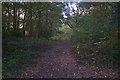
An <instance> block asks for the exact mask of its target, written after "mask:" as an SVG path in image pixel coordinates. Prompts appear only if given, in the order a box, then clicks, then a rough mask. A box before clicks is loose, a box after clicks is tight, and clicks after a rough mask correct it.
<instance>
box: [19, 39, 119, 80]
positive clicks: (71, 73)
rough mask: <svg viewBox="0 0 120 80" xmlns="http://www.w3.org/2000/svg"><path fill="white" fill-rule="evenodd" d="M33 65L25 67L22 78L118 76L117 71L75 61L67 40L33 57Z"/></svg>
mask: <svg viewBox="0 0 120 80" xmlns="http://www.w3.org/2000/svg"><path fill="white" fill-rule="evenodd" d="M35 63H36V64H33V66H31V67H28V68H27V69H25V70H24V71H23V73H22V75H21V77H23V78H89V77H91V78H92V77H93V78H118V72H117V71H115V70H112V69H108V68H98V67H95V66H91V65H83V64H80V63H78V62H77V59H76V58H75V57H74V55H73V54H72V51H71V44H70V43H69V42H65V41H61V42H59V43H57V45H55V46H54V47H52V48H51V49H49V50H48V51H46V52H45V53H44V54H43V55H42V56H40V57H38V59H35Z"/></svg>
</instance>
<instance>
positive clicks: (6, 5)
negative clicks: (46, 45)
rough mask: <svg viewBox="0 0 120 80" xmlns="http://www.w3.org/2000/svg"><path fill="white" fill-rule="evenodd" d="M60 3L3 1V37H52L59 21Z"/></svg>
mask: <svg viewBox="0 0 120 80" xmlns="http://www.w3.org/2000/svg"><path fill="white" fill-rule="evenodd" d="M57 4H60V3H50V2H47V3H41V2H37V3H35V2H29V3H27V2H3V3H2V8H3V9H2V15H3V16H2V20H3V21H2V27H3V28H2V29H3V35H4V36H3V37H5V36H6V37H7V36H8V35H9V36H16V37H18V36H19V37H20V36H24V37H25V36H29V37H46V38H48V37H50V36H51V35H52V28H53V24H54V25H55V23H56V22H57V21H58V16H59V14H60V9H61V8H60V7H59V6H56V5H57Z"/></svg>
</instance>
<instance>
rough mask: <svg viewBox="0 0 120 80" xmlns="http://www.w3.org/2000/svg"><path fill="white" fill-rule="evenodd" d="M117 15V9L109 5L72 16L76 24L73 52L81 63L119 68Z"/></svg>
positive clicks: (72, 39)
mask: <svg viewBox="0 0 120 80" xmlns="http://www.w3.org/2000/svg"><path fill="white" fill-rule="evenodd" d="M113 11H114V12H113ZM98 12H99V13H98ZM115 12H116V13H115ZM94 15H96V16H94ZM117 16H118V14H117V9H115V8H108V6H107V7H106V8H99V9H97V7H96V8H94V9H92V10H91V13H90V14H88V15H85V16H78V15H75V16H74V17H73V18H72V21H73V24H74V26H75V28H73V30H74V35H73V36H72V38H71V41H72V44H73V53H74V54H75V56H76V57H77V58H78V61H79V62H80V63H84V64H90V65H94V66H98V67H108V68H116V69H117V68H119V65H118V64H119V61H120V54H119V50H120V49H119V47H118V45H119V43H118V23H117V22H118V21H117V20H118V19H117Z"/></svg>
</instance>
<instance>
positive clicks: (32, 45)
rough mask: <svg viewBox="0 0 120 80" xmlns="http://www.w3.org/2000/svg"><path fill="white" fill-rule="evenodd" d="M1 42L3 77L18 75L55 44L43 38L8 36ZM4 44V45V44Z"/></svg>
mask: <svg viewBox="0 0 120 80" xmlns="http://www.w3.org/2000/svg"><path fill="white" fill-rule="evenodd" d="M3 41H5V43H4V42H3V44H4V45H3V55H2V56H3V58H2V61H3V62H2V63H3V64H2V66H3V67H2V71H3V72H2V73H3V75H2V76H3V78H7V77H11V78H13V77H16V76H20V73H21V71H22V69H24V68H26V67H27V66H30V65H33V60H34V59H35V58H37V57H38V56H40V55H41V54H42V52H44V51H46V50H48V49H49V48H50V47H52V46H53V45H54V44H55V41H53V40H47V39H45V38H40V39H35V38H10V39H7V41H6V40H3ZM5 44H6V45H5Z"/></svg>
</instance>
